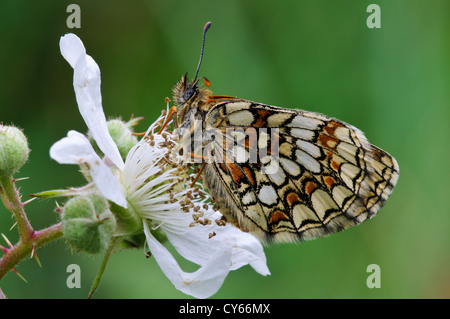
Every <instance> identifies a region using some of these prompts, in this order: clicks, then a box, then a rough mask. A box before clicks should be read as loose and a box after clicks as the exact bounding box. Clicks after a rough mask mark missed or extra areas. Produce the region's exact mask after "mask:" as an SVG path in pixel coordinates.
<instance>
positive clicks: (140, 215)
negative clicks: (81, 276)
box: [0, 34, 270, 298]
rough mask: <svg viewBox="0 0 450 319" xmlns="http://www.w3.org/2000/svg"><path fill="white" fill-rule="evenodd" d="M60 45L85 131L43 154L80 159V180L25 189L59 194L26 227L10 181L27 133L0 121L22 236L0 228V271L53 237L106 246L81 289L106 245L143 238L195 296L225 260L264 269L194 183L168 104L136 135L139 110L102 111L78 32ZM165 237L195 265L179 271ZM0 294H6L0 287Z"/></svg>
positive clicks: (85, 247)
mask: <svg viewBox="0 0 450 319" xmlns="http://www.w3.org/2000/svg"><path fill="white" fill-rule="evenodd" d="M60 49H61V54H62V55H63V57H64V58H65V59H66V60H67V62H69V64H70V66H71V67H72V68H73V69H74V77H73V85H74V90H75V95H76V99H77V103H78V108H79V111H80V113H81V115H82V117H83V119H84V121H85V122H86V125H87V127H88V130H89V131H88V133H87V134H82V133H79V132H76V131H73V130H71V131H69V132H68V134H67V136H66V137H64V138H62V139H61V140H59V141H57V142H56V143H55V144H54V145H53V146H52V147H51V149H50V157H51V158H52V159H54V160H55V161H57V162H58V163H60V164H74V165H77V166H79V168H80V171H81V173H82V174H83V176H84V178H85V179H86V182H87V183H86V185H85V186H82V187H78V188H73V187H68V188H66V189H57V190H47V191H42V192H39V193H36V194H32V196H33V197H34V198H33V199H39V198H56V197H59V198H63V199H64V201H65V202H64V204H63V206H61V207H56V211H57V212H58V213H59V215H60V221H59V222H58V223H56V224H54V225H52V226H50V227H48V228H45V229H42V230H34V229H33V227H32V225H31V224H30V222H29V220H28V218H27V214H26V212H25V207H26V204H27V203H28V202H29V201H26V202H22V201H21V194H20V193H19V191H18V189H17V186H16V182H18V181H19V180H20V178H17V177H16V176H17V175H18V173H19V171H20V169H21V168H22V166H23V165H24V164H25V163H26V162H27V160H28V156H29V153H30V149H29V146H28V142H27V139H26V137H25V135H24V133H23V132H22V131H21V130H20V129H18V128H17V127H14V126H6V125H1V126H0V194H1V198H2V200H3V204H4V205H5V207H6V208H7V209H8V210H10V211H11V212H12V213H13V216H14V219H15V222H16V228H17V230H18V232H19V236H20V239H19V241H18V242H17V243H16V244H12V243H10V241H9V240H8V239H7V238H6V236H4V235H3V237H4V239H5V241H6V243H7V247H5V246H0V248H1V250H2V251H3V256H2V257H1V259H0V280H1V278H3V277H4V276H5V275H6V274H7V273H8V272H10V271H14V272H17V270H16V269H15V267H16V265H18V264H19V263H20V262H21V261H23V260H25V259H26V258H29V257H30V256H31V257H34V258H36V259H37V260H38V262H39V259H38V258H37V254H36V251H37V250H38V249H40V248H41V247H43V246H44V245H46V244H47V243H49V242H52V241H55V240H58V239H61V238H63V239H64V240H65V242H66V243H67V244H68V245H69V246H70V247H71V248H73V250H74V251H76V252H82V253H87V254H92V255H93V254H103V256H104V257H103V262H102V264H101V266H100V269H99V272H98V275H97V277H96V278H95V279H94V280H93V284H92V288H91V291H90V293H89V296H88V297H91V296H92V294H93V293H94V292H95V291H96V289H97V287H98V285H99V282H100V278H101V276H102V274H103V271H104V269H105V267H106V264H107V262H108V260H109V257H110V256H111V254H113V253H114V252H115V251H117V250H119V249H127V248H135V247H143V246H145V245H146V246H147V248H148V250H149V251H150V253H151V255H152V256H153V257H154V258H155V260H156V262H157V263H158V265H159V266H160V268H161V270H162V271H163V272H164V274H165V275H166V276H167V277H168V278H169V279H170V281H171V282H172V283H173V285H174V286H175V288H177V289H179V290H180V291H182V292H183V293H185V294H189V295H192V296H194V297H197V298H207V297H209V296H211V295H213V294H215V293H216V292H217V291H218V290H219V288H220V287H221V285H222V283H223V281H224V279H225V277H226V276H227V275H228V273H229V272H230V271H231V270H236V269H238V268H240V267H242V266H245V265H247V264H249V265H250V266H252V267H253V268H254V269H255V271H257V272H258V273H260V274H262V275H268V274H270V273H269V270H268V268H267V265H266V257H265V254H264V250H263V248H262V245H261V243H260V242H259V241H258V240H257V239H256V238H255V237H253V236H252V235H250V234H248V233H244V232H242V231H241V230H239V229H238V228H236V227H234V226H232V225H230V224H227V223H225V222H224V220H223V219H222V215H221V214H220V213H219V212H218V211H215V210H214V208H213V206H212V203H211V199H210V198H209V195H208V193H207V192H206V191H204V190H203V188H202V185H201V184H199V183H193V180H194V179H195V175H196V173H197V172H195V171H193V169H192V167H191V166H190V165H189V164H184V163H182V162H180V161H181V157H180V155H179V154H178V152H177V151H176V150H177V146H178V144H177V142H176V139H175V138H174V135H173V132H172V131H171V119H170V118H169V116H168V112H162V113H163V114H162V115H161V116H160V117H159V118H158V119H157V120H156V121H155V122H154V123H153V124H151V125H150V127H149V128H148V130H147V132H146V133H145V134H144V135H143V136H142V138H141V139H140V140H138V138H137V136H138V135H139V134H135V133H134V131H133V128H134V127H135V126H136V124H138V122H139V121H142V118H132V119H131V120H129V121H128V122H124V121H122V120H121V119H112V120H109V121H106V117H105V114H104V112H103V107H102V98H101V93H100V69H99V67H98V65H97V64H96V62H95V61H94V60H93V59H92V57H91V56H89V55H87V54H86V50H85V48H84V46H83V43H82V42H81V40H80V39H79V38H78V37H77V36H76V35H74V34H67V35H65V36H63V37H62V38H61V41H60ZM167 108H169V102H167ZM195 180H196V179H195ZM192 184H193V185H192ZM33 199H32V200H33ZM3 226H4V225H0V227H3ZM163 243H170V244H171V245H172V246H173V247H174V248H175V249H176V251H177V252H178V253H179V254H180V255H181V256H182V257H183V258H185V259H187V260H190V261H192V262H194V263H196V264H197V265H199V269H198V270H197V271H195V272H192V273H187V272H184V271H183V270H182V269H181V268H180V266H179V265H178V263H177V261H176V260H175V258H174V257H173V256H172V254H171V253H170V252H169V250H167V248H166V247H165V246H164V245H163ZM17 273H18V272H17ZM19 275H20V274H19ZM0 286H1V282H0ZM0 297H5V294H4V292H2V291H1V289H0ZM143 297H145V296H143Z"/></svg>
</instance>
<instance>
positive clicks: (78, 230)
mask: <svg viewBox="0 0 450 319" xmlns="http://www.w3.org/2000/svg"><path fill="white" fill-rule="evenodd" d="M62 227H63V235H64V238H65V239H66V240H67V242H68V243H69V244H70V245H71V246H72V247H74V248H76V249H78V250H80V251H84V252H87V253H89V254H96V253H100V252H102V251H104V250H105V249H106V248H107V246H108V243H109V241H110V239H111V236H112V235H113V234H114V231H115V229H116V219H115V217H114V215H113V213H111V211H110V210H109V206H108V202H107V201H106V199H105V198H104V197H102V196H101V195H98V194H89V195H87V196H77V197H74V198H71V199H70V200H69V201H68V202H67V203H66V205H65V206H64V209H63V213H62Z"/></svg>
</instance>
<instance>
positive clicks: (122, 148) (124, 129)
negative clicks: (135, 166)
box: [88, 119, 138, 160]
mask: <svg viewBox="0 0 450 319" xmlns="http://www.w3.org/2000/svg"><path fill="white" fill-rule="evenodd" d="M107 125H108V131H109V134H110V135H111V137H112V139H113V141H114V143H116V145H117V148H118V149H119V153H120V155H121V156H122V158H123V160H125V159H126V157H127V154H128V152H129V151H130V150H131V148H132V147H133V146H134V145H136V143H137V142H138V140H137V138H136V136H134V135H133V131H132V130H131V129H130V126H129V125H127V123H125V122H123V121H121V120H119V119H113V120H109V121H108V122H107ZM88 135H89V140H90V142H91V144H92V145H93V146H94V148H95V149H96V150H97V151H99V149H98V146H97V144H96V143H95V141H94V139H93V138H92V136H91V135H90V134H88Z"/></svg>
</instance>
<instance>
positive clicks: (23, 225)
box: [0, 174, 34, 240]
mask: <svg viewBox="0 0 450 319" xmlns="http://www.w3.org/2000/svg"><path fill="white" fill-rule="evenodd" d="M0 187H1V188H2V199H3V202H4V204H5V207H6V208H7V209H8V210H10V211H11V212H12V213H13V214H14V217H15V219H16V222H17V228H18V229H19V235H20V238H21V239H22V240H26V239H28V238H30V237H31V236H33V233H34V230H33V227H31V224H30V222H29V221H28V218H27V215H26V214H25V210H24V209H23V207H24V205H23V204H22V201H21V200H20V195H19V192H18V191H17V189H16V185H15V184H14V179H13V177H12V176H9V175H6V176H5V175H1V174H0Z"/></svg>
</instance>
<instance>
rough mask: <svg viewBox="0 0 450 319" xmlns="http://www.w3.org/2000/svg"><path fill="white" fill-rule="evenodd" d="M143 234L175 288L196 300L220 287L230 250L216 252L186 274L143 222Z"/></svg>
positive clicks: (226, 269)
mask: <svg viewBox="0 0 450 319" xmlns="http://www.w3.org/2000/svg"><path fill="white" fill-rule="evenodd" d="M144 232H145V236H146V238H147V244H148V246H149V249H150V251H151V253H152V255H153V256H154V257H155V260H156V262H157V263H158V265H159V267H160V268H161V270H162V271H163V272H164V274H165V275H166V276H167V278H169V280H170V281H171V282H172V283H173V284H174V286H175V288H177V289H178V290H180V291H182V292H183V293H185V294H188V295H191V296H194V297H196V298H208V297H210V296H212V295H213V294H215V293H216V292H217V291H218V290H219V288H220V287H221V286H222V284H223V281H224V280H225V277H226V276H227V275H228V272H229V270H230V262H231V250H230V249H220V250H218V251H217V252H216V253H215V254H214V255H213V256H211V258H210V259H209V261H208V262H207V263H206V264H205V265H203V266H202V267H200V269H198V270H197V271H195V272H193V273H186V272H184V271H183V270H182V269H181V268H180V266H179V265H178V263H177V261H176V260H175V258H174V257H173V256H172V254H171V253H170V252H169V251H168V250H167V249H166V248H165V247H164V246H163V245H162V244H161V243H160V242H159V241H158V240H156V238H155V237H153V235H152V234H151V232H150V230H149V228H148V225H147V223H146V222H145V221H144Z"/></svg>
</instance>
